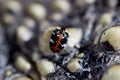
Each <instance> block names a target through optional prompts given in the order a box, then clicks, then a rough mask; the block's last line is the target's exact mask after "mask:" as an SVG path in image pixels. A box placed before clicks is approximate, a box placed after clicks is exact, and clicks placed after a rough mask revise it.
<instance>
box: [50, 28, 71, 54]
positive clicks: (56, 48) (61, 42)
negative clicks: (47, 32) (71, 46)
mask: <svg viewBox="0 0 120 80" xmlns="http://www.w3.org/2000/svg"><path fill="white" fill-rule="evenodd" d="M68 37H69V34H68V32H67V31H66V29H65V28H63V27H62V28H61V29H57V28H56V29H55V30H54V31H53V33H52V35H51V37H50V43H49V46H50V50H51V51H52V52H54V53H57V52H60V51H61V50H63V48H64V47H65V45H66V43H67V41H68Z"/></svg>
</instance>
